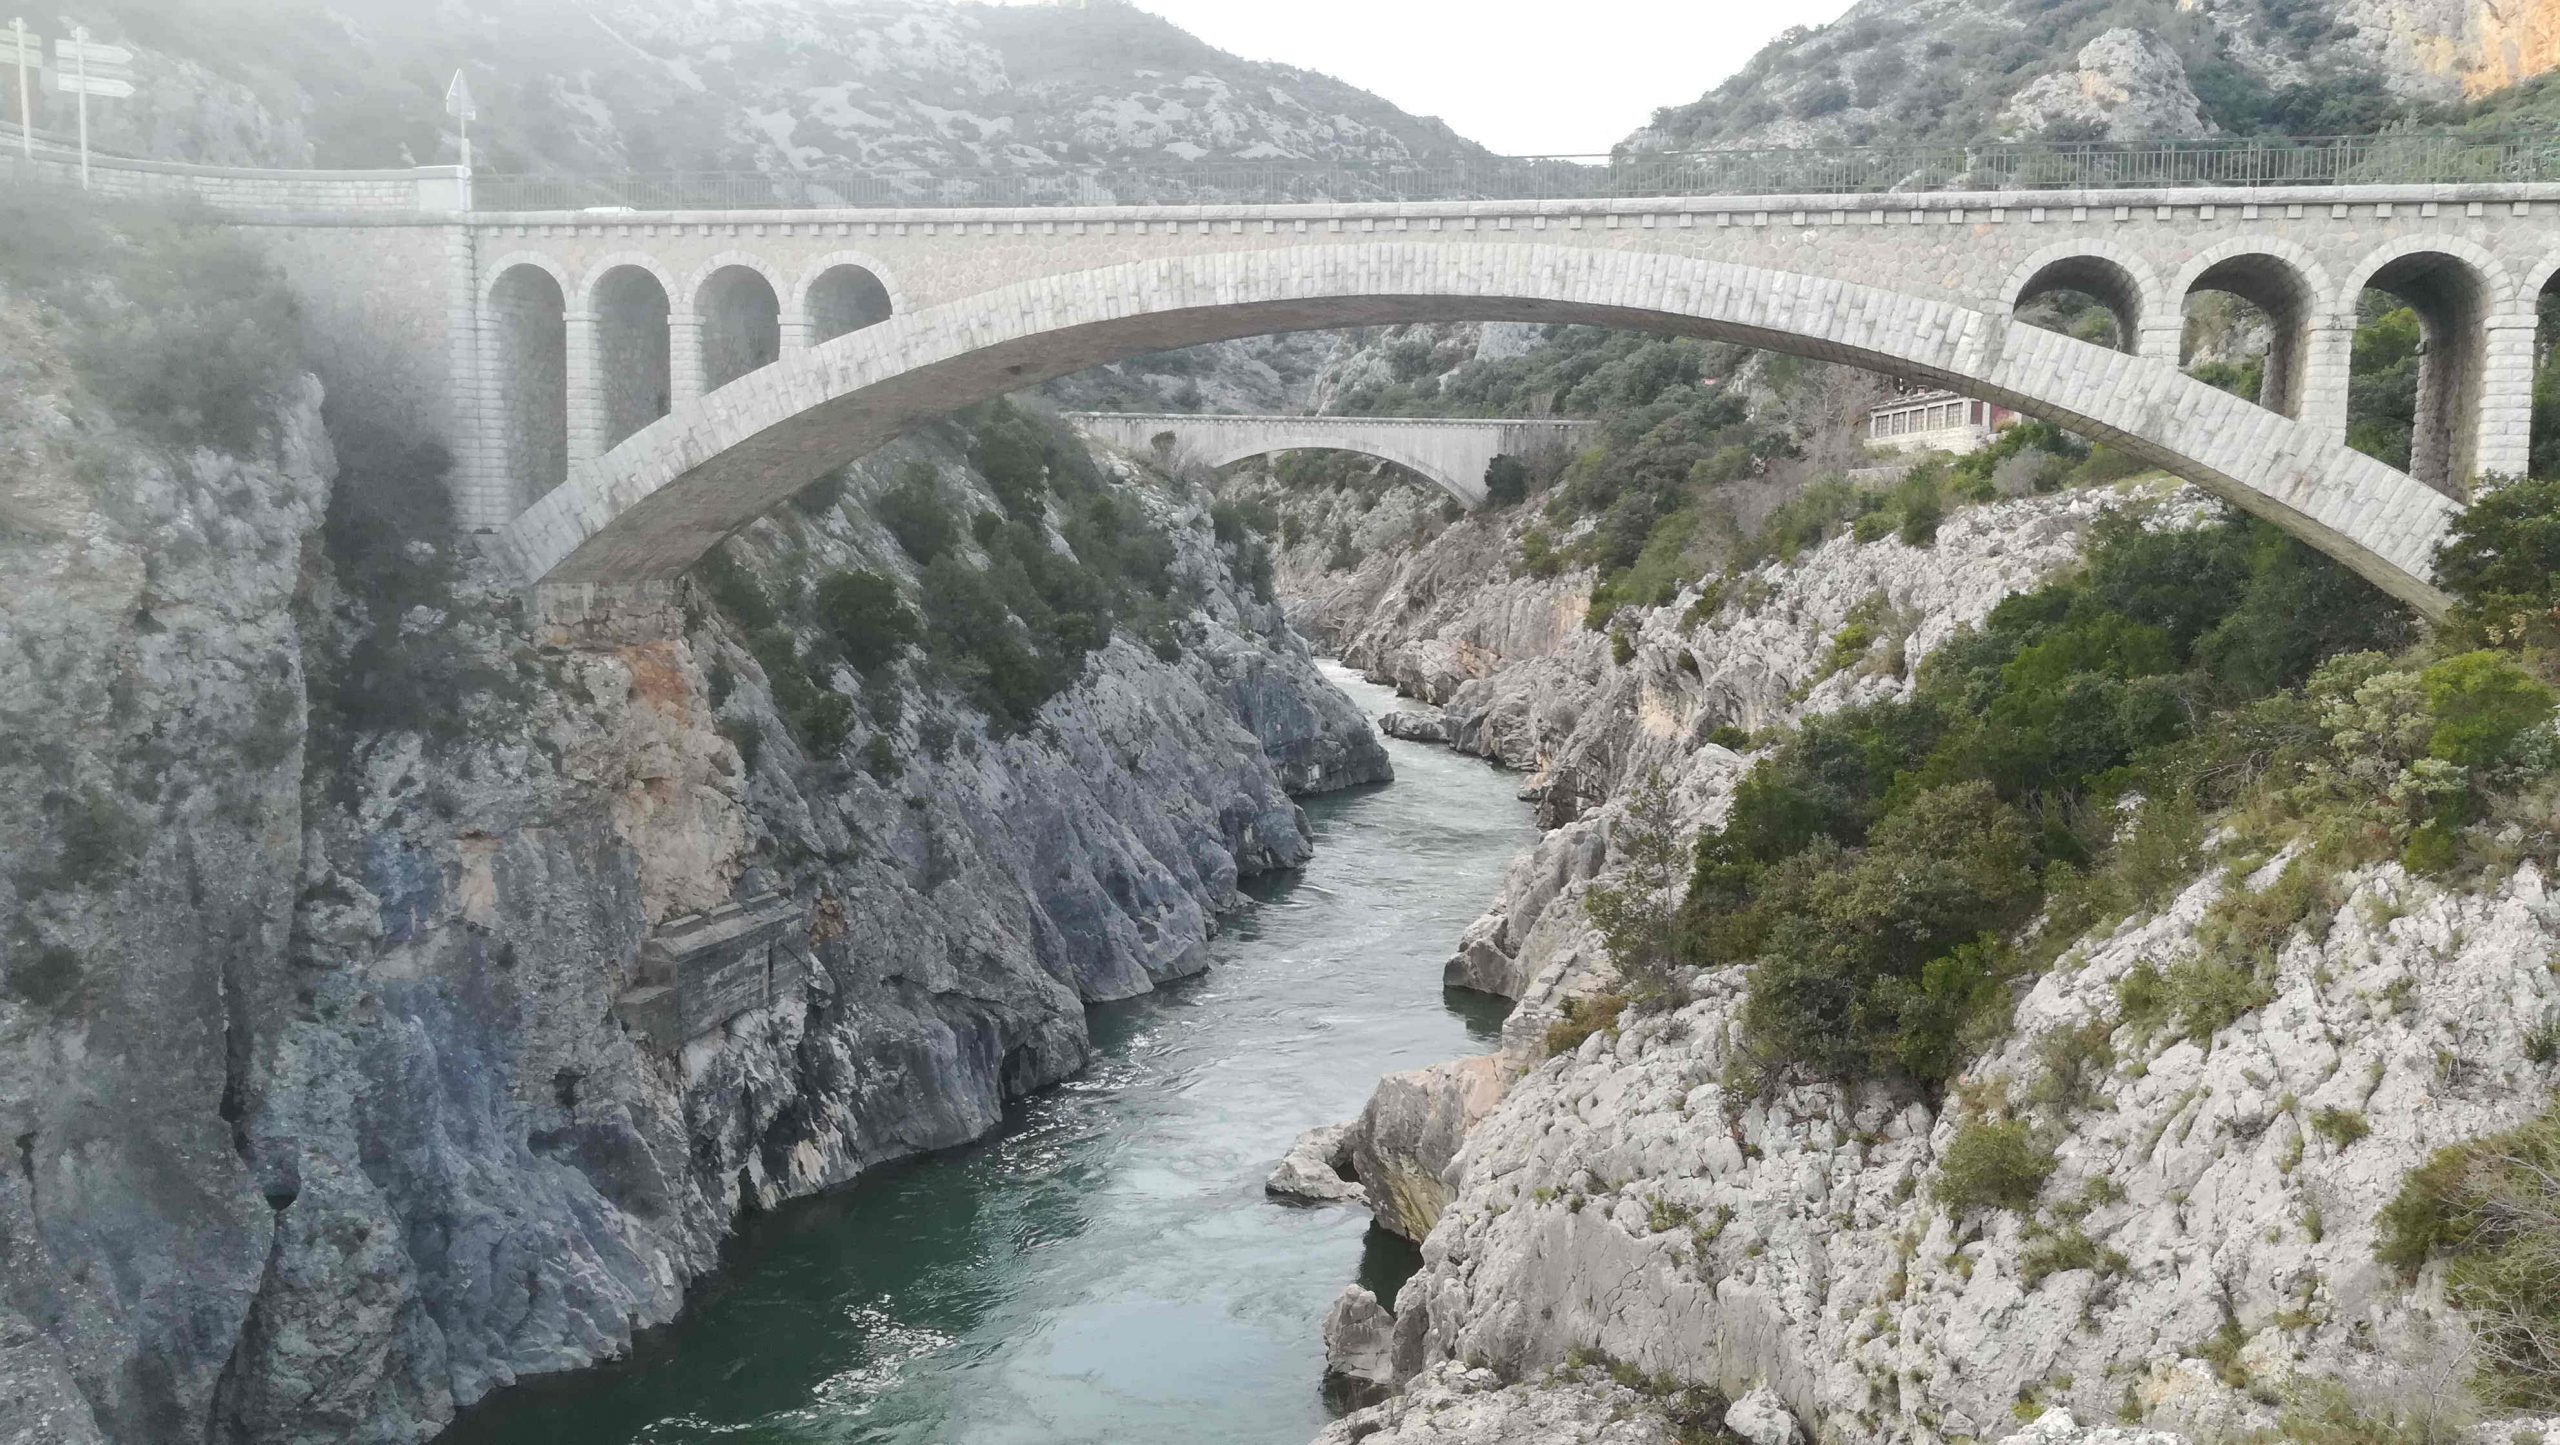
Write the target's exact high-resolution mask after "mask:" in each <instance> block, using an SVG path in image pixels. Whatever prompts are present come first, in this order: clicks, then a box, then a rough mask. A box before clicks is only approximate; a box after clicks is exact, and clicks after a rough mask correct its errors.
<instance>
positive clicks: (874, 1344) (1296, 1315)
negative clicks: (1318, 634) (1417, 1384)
mask: <svg viewBox="0 0 2560 1445" xmlns="http://www.w3.org/2000/svg"><path fill="white" fill-rule="evenodd" d="M1335 676H1336V679H1337V681H1340V682H1342V683H1343V685H1344V686H1345V688H1346V689H1347V690H1348V691H1350V692H1351V693H1352V695H1353V696H1355V697H1357V698H1358V699H1360V701H1361V703H1362V705H1363V706H1364V707H1367V708H1369V709H1370V710H1371V711H1372V712H1376V711H1382V710H1384V709H1385V708H1386V707H1388V706H1389V705H1391V704H1392V702H1393V698H1392V696H1391V695H1390V694H1388V693H1387V692H1386V691H1385V690H1384V689H1381V688H1374V687H1370V686H1368V685H1367V684H1365V683H1362V682H1360V681H1359V680H1358V679H1357V678H1355V677H1352V676H1351V675H1350V674H1347V673H1340V672H1337V673H1336V674H1335ZM1387 746H1388V748H1389V749H1390V750H1392V751H1393V753H1394V755H1395V764H1396V781H1395V782H1394V783H1393V784H1391V785H1389V786H1386V787H1383V788H1375V789H1368V790H1364V791H1362V792H1360V793H1357V794H1353V795H1348V796H1341V797H1332V798H1320V799H1314V800H1311V801H1310V803H1309V806H1308V810H1307V811H1308V814H1309V816H1310V817H1311V818H1312V820H1313V821H1314V824H1315V828H1316V834H1317V853H1316V857H1315V860H1314V861H1313V862H1312V863H1310V864H1309V865H1308V867H1307V868H1306V869H1305V870H1304V871H1303V872H1302V873H1299V874H1295V875H1291V876H1288V877H1284V878H1274V879H1267V880H1263V881H1261V882H1259V883H1258V884H1256V885H1255V886H1254V887H1253V888H1252V890H1251V891H1252V893H1253V898H1254V901H1253V903H1252V905H1251V906H1250V907H1248V908H1246V909H1244V910H1242V911H1241V912H1239V913H1238V914H1236V915H1234V916H1232V917H1231V918H1230V919H1229V920H1228V926H1227V929H1226V931H1225V932H1223V933H1222V934H1221V935H1220V936H1219V937H1218V938H1217V939H1216V940H1215V941H1214V942H1213V943H1212V945H1211V948H1212V951H1213V956H1214V958H1215V964H1214V966H1213V967H1212V968H1211V970H1210V971H1209V972H1208V973H1207V974H1205V975H1203V976H1202V977H1200V978H1197V979H1193V980H1189V981H1187V982H1185V983H1182V984H1179V985H1176V986H1174V987H1172V988H1169V989H1165V990H1162V991H1160V992H1158V993H1156V994H1154V995H1151V996H1149V997H1147V998H1143V999H1138V1000H1133V1001H1131V1002H1129V1003H1125V1004H1115V1005H1110V1006H1107V1007H1102V1008H1097V1009H1095V1010H1093V1013H1092V1025H1093V1034H1094V1039H1095V1042H1096V1044H1097V1046H1098V1047H1099V1048H1100V1050H1101V1057H1100V1058H1099V1059H1098V1060H1097V1061H1096V1062H1095V1064H1094V1065H1093V1067H1092V1068H1091V1069H1089V1070H1088V1071H1087V1072H1086V1073H1085V1074H1084V1075H1083V1076H1081V1077H1079V1078H1077V1079H1074V1080H1071V1081H1069V1082H1068V1083H1066V1084H1063V1085H1061V1086H1060V1087H1058V1088H1057V1089H1054V1090H1051V1091H1050V1092H1048V1093H1045V1094H1043V1095H1041V1096H1040V1097H1038V1098H1035V1099H1031V1100H1028V1101H1026V1102H1025V1103H1023V1104H1022V1105H1020V1106H1019V1107H1017V1108H1016V1109H1015V1110H1014V1111H1013V1114H1012V1117H1011V1118H1010V1119H1009V1120H1008V1121H1007V1123H1006V1126H1005V1127H1004V1128H1003V1129H1002V1130H1001V1131H1000V1132H999V1133H997V1134H996V1135H995V1136H993V1137H991V1138H989V1139H987V1140H984V1141H982V1142H980V1143H978V1144H975V1145H972V1146H970V1147H968V1148H965V1149H958V1150H954V1151H951V1152H949V1153H945V1154H939V1155H935V1156H932V1157H929V1158H925V1159H920V1160H914V1161H910V1162H908V1163H905V1164H902V1165H897V1166H892V1167H890V1168H886V1169H882V1170H879V1171H877V1172H875V1173H873V1174H870V1175H866V1176H865V1177H864V1178H862V1179H861V1180H859V1181H857V1182H856V1183H855V1184H853V1185H852V1186H850V1187H848V1188H846V1189H844V1190H842V1191H839V1192H838V1193H836V1194H833V1195H830V1196H827V1197H825V1198H821V1199H815V1200H810V1201H806V1202H803V1203H801V1204H798V1205H794V1206H792V1207H790V1208H786V1209H783V1210H780V1211H777V1212H776V1213H774V1214H772V1215H770V1216H767V1217H763V1218H760V1219H757V1220H754V1221H752V1222H751V1223H749V1224H748V1225H747V1226H746V1227H745V1228H744V1229H743V1230H742V1231H741V1234H740V1237H739V1239H738V1241H737V1243H736V1245H735V1247H734V1249H733V1250H732V1252H731V1255H730V1258H729V1260H728V1262H727V1264H726V1266H725V1267H724V1269H723V1270H722V1271H721V1273H720V1275H719V1277H718V1278H717V1279H716V1280H714V1281H712V1282H711V1283H709V1284H707V1285H706V1286H705V1287H703V1288H702V1289H701V1290H700V1291H699V1292H698V1294H697V1297H696V1298H695V1300H694V1302H693V1304H692V1306H691V1307H690V1308H689V1309H688V1310H687V1311H686V1313H685V1316H684V1318H683V1319H682V1320H681V1321H679V1322H678V1323H677V1324H675V1325H673V1326H671V1327H669V1328H667V1329H664V1330H659V1331H654V1332H652V1333H651V1334H649V1335H648V1336H646V1337H644V1338H643V1339H642V1341H641V1342H640V1344H639V1346H638V1348H637V1349H636V1350H635V1352H634V1354H633V1355H632V1357H631V1358H630V1359H629V1360H626V1361H623V1362H620V1363H617V1364H613V1365H609V1366H604V1367H600V1368H597V1369H593V1370H587V1371H581V1372H578V1373H577V1374H574V1375H570V1376H564V1377H560V1378H557V1379H553V1380H546V1381H537V1382H533V1383H531V1384H528V1385H525V1386H521V1387H518V1388H517V1389H515V1390H512V1391H508V1392H505V1393H503V1394H501V1395H500V1396H498V1397H496V1398H494V1399H492V1400H490V1401H488V1402H486V1403H484V1404H483V1405H482V1406H481V1407H480V1408H479V1409H477V1410H475V1411H473V1412H471V1413H470V1414H469V1415H468V1416H466V1418H465V1419H464V1420H463V1421H462V1422H461V1423H460V1424H458V1425H457V1426H456V1427H455V1428H454V1429H452V1430H451V1431H449V1432H447V1434H446V1435H445V1436H444V1437H443V1440H444V1441H445V1442H451V1445H534V1442H543V1445H606V1442H613V1445H621V1442H649V1445H675V1442H690V1441H722V1442H757V1445H764V1442H773V1445H782V1442H790V1445H803V1442H820V1441H824V1442H828V1445H852V1442H864V1445H870V1442H879V1445H890V1442H895V1445H925V1442H933V1445H946V1442H948V1445H1035V1442H1036V1445H1065V1442H1078V1445H1081V1442H1095V1445H1101V1442H1109V1445H1150V1442H1161V1445H1174V1442H1181V1445H1195V1442H1206V1441H1219V1442H1241V1445H1252V1442H1272V1445H1282V1442H1285V1445H1303V1442H1305V1441H1306V1440H1307V1439H1308V1438H1309V1437H1310V1436H1312V1435H1313V1434H1315V1432H1316V1431H1317V1430H1319V1429H1321V1428H1322V1427H1323V1425H1324V1422H1325V1420H1326V1419H1327V1418H1328V1412H1327V1408H1326V1404H1325V1401H1324V1399H1323V1396H1322V1394H1321V1391H1320V1377H1321V1374H1322V1367H1323V1354H1322V1348H1321V1345H1320V1343H1319V1341H1318V1337H1317V1332H1318V1326H1319V1323H1320V1322H1321V1321H1322V1319H1323V1317H1324V1312H1325V1310H1326V1309H1327V1308H1328V1307H1329V1306H1330V1305H1331V1304H1332V1302H1333V1298H1334V1296H1335V1295H1336V1294H1338V1293H1339V1292H1340V1291H1341V1289H1342V1286H1343V1285H1344V1284H1345V1283H1347V1282H1348V1281H1350V1280H1351V1279H1353V1278H1354V1277H1363V1278H1365V1279H1367V1280H1369V1281H1370V1282H1372V1283H1373V1284H1378V1285H1392V1284H1393V1283H1395V1282H1397V1281H1399V1280H1401V1279H1402V1278H1403V1276H1404V1275H1405V1274H1406V1273H1408V1272H1409V1271H1410V1270H1411V1268H1412V1263H1413V1261H1412V1252H1411V1250H1410V1247H1408V1246H1405V1245H1403V1244H1402V1242H1401V1241H1397V1240H1394V1239H1393V1238H1392V1237H1390V1236H1386V1235H1384V1234H1383V1233H1379V1232H1374V1231H1372V1230H1371V1229H1370V1228H1369V1224H1368V1216H1367V1214H1366V1212H1365V1211H1361V1210H1357V1209H1347V1208H1338V1207H1336V1208H1310V1207H1305V1206H1298V1205H1290V1204H1284V1203H1281V1202H1278V1201H1274V1200H1271V1199H1269V1198H1267V1197H1265V1196H1264V1194H1263V1192H1262V1177H1263V1175H1264V1174H1265V1173H1266V1172H1268V1170H1269V1169H1270V1166H1271V1164H1272V1162H1273V1161H1274V1160H1276V1159H1277V1158H1278V1157H1279V1156H1280V1154H1281V1153H1282V1152H1283V1151H1284V1150H1285V1149H1286V1148H1287V1147H1288V1144H1289V1141H1290V1140H1291V1139H1292V1138H1294V1137H1295V1136H1296V1135H1297V1133H1298V1132H1299V1131H1300V1130H1302V1129H1305V1128H1308V1127H1311V1126H1313V1125H1316V1124H1323V1123H1331V1122H1335V1121H1339V1120H1344V1119H1349V1118H1351V1117H1352V1116H1354V1115H1355V1114H1357V1113H1358V1112H1359V1110H1360V1106H1361V1105H1362V1104H1363V1103H1364V1102H1366V1100H1367V1098H1368V1095H1369V1090H1370V1087H1371V1086H1372V1085H1373V1084H1374V1083H1375V1082H1376V1080H1377V1077H1378V1076H1379V1075H1380V1074H1382V1073H1387V1072H1391V1071H1393V1070H1397V1069H1406V1068H1414V1067H1417V1066H1419V1065H1422V1064H1428V1063H1434V1062H1437V1061H1439V1060H1441V1059H1446V1058H1452V1057H1455V1056H1457V1055H1460V1054H1466V1053H1480V1052H1483V1051H1484V1050H1485V1049H1486V1048H1487V1047H1489V1045H1490V1043H1491V1040H1492V1039H1493V1037H1494V1034H1495V1031H1496V1029H1497V1028H1498V1026H1499V1023H1500V1019H1501V1011H1502V1005H1501V1004H1500V1002H1499V1001H1498V1000H1491V999H1484V998H1480V997H1477V996H1474V995H1468V994H1462V993H1455V992H1444V991H1443V990H1442V988H1441V987H1440V966H1441V964H1442V962H1443V961H1444V960H1445V959H1446V958H1447V957H1448V955H1449V953H1450V952H1451V950H1452V949H1453V948H1454V947H1455V945H1456V942H1457V938H1458V934H1459V931H1460V930H1461V929H1462V928H1464V927H1465V925H1466V923H1467V922H1468V920H1470V919H1472V918H1473V917H1474V916H1475V915H1476V914H1477V913H1478V912H1480V911H1481V910H1482V909H1483V908H1484V906H1485V905H1486V903H1488V902H1489V901H1490V900H1491V899H1492V897H1493V895H1494V892H1495V890H1496V888H1497V886H1498V885H1499V883H1500V880H1501V875H1502V870H1503V867H1504V866H1505V864H1507V863H1508V862H1509V861H1510V859H1511V857H1512V856H1513V855H1514V854H1515V853H1516V852H1518V851H1519V850H1520V849H1521V848H1522V847H1524V846H1526V845H1527V844H1528V842H1529V841H1530V839H1531V837H1532V833H1531V827H1530V819H1529V810H1528V808H1527V806H1526V805H1525V804H1522V803H1520V802H1518V801H1517V800H1515V799H1514V798H1513V797H1512V789H1513V786H1514V784H1513V783H1512V781H1511V780H1509V779H1507V778H1505V777H1504V776H1502V775H1501V774H1499V773H1497V772H1495V771H1494V770H1493V769H1491V768H1490V767H1487V766H1486V765H1484V764H1482V763H1479V762H1476V761H1473V760H1471V759H1466V758H1460V757H1457V756H1455V755H1454V754H1451V753H1448V752H1445V751H1442V750H1440V749H1436V748H1425V747H1418V746H1415V745H1412V744H1407V743H1399V742H1393V741H1390V742H1389V743H1388V744H1387Z"/></svg>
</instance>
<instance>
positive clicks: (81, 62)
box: [71, 25, 89, 191]
mask: <svg viewBox="0 0 2560 1445" xmlns="http://www.w3.org/2000/svg"><path fill="white" fill-rule="evenodd" d="M71 38H72V39H74V40H76V41H78V42H80V45H79V48H78V49H77V50H75V51H73V52H72V53H73V54H74V55H75V56H76V57H77V59H76V60H75V61H74V63H75V64H77V65H78V66H79V67H80V189H82V190H84V191H85V190H87V189H89V27H88V26H86V25H74V26H72V27H71Z"/></svg>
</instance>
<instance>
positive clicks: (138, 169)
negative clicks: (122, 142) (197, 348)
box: [0, 145, 471, 217]
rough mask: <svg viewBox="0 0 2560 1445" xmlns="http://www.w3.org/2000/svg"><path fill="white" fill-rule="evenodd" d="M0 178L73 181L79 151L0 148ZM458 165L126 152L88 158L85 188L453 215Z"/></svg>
mask: <svg viewBox="0 0 2560 1445" xmlns="http://www.w3.org/2000/svg"><path fill="white" fill-rule="evenodd" d="M0 182H8V183H15V184H26V185H46V186H56V187H71V188H78V187H79V186H80V184H81V180H80V157H79V156H78V155H77V154H75V153H71V152H66V151H58V150H54V149H51V148H49V147H45V146H38V147H37V148H36V150H35V154H34V155H32V156H24V155H21V154H20V153H19V151H18V149H17V147H15V146H14V145H13V146H9V147H7V148H6V149H0ZM470 183H471V182H470V176H469V173H467V172H465V171H464V170H463V169H462V168H461V167H460V166H414V167H411V168H409V169H406V170H383V171H318V170H262V169H254V168H248V167H238V166H195V165H184V164H181V163H179V162H176V161H146V160H136V159H133V158H132V157H129V156H101V155H94V154H93V155H91V156H90V157H89V183H88V187H87V189H88V193H89V194H90V195H92V196H95V197H98V198H101V199H105V200H118V201H146V200H147V201H158V202H170V201H178V202H188V203H197V204H202V205H204V206H206V207H207V208H209V209H212V210H215V211H221V212H225V213H229V214H234V215H241V216H260V215H278V216H293V215H325V216H335V215H347V214H363V215H371V216H384V217H391V216H403V215H418V214H430V215H444V216H448V217H450V216H452V215H454V214H457V213H459V212H462V211H464V210H467V209H468V208H469V206H470Z"/></svg>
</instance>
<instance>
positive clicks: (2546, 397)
mask: <svg viewBox="0 0 2560 1445" xmlns="http://www.w3.org/2000/svg"><path fill="white" fill-rule="evenodd" d="M2529 445H2530V448H2531V449H2530V450H2529V451H2528V452H2527V453H2526V460H2525V473H2526V474H2527V475H2528V476H2535V477H2560V272H2554V273H2552V275H2551V277H2550V279H2548V280H2546V281H2544V282H2543V283H2542V291H2541V293H2540V294H2539V295H2538V296H2537V297H2536V298H2535V299H2534V304H2533V431H2532V438H2531V442H2530V444H2529Z"/></svg>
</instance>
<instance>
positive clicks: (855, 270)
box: [809, 265, 891, 344]
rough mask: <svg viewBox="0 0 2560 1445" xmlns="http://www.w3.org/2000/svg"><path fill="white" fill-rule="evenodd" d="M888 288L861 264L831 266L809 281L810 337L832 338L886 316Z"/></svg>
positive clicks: (874, 324) (883, 319)
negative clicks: (815, 278)
mask: <svg viewBox="0 0 2560 1445" xmlns="http://www.w3.org/2000/svg"><path fill="white" fill-rule="evenodd" d="M890 309H891V308H890V304H889V288H888V287H887V286H884V285H882V284H881V282H880V278H879V277H877V276H875V275H873V274H871V272H870V271H868V270H866V269H865V268H863V267H860V266H853V265H844V266H830V267H828V268H827V269H826V271H825V272H824V273H823V274H821V275H820V276H819V277H818V279H817V280H815V281H812V282H810V283H809V340H810V342H811V343H812V344H814V343H817V342H821V341H833V340H834V339H836V338H837V337H839V336H842V335H845V334H846V333H848V332H853V331H860V330H861V329H862V328H864V327H866V326H877V325H879V324H880V323H881V322H883V321H886V320H888V319H889V312H890Z"/></svg>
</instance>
